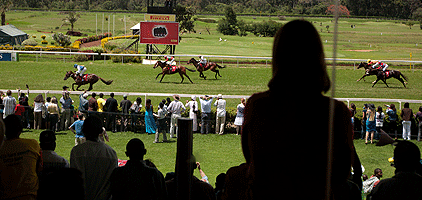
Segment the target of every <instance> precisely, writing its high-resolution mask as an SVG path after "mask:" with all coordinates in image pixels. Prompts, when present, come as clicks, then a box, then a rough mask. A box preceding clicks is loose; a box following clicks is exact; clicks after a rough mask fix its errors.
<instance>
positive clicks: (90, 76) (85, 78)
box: [63, 71, 113, 91]
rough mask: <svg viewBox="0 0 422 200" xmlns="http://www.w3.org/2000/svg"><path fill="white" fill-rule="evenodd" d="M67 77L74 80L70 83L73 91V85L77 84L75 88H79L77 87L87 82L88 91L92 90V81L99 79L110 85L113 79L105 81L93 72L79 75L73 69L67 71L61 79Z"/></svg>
mask: <svg viewBox="0 0 422 200" xmlns="http://www.w3.org/2000/svg"><path fill="white" fill-rule="evenodd" d="M69 77H72V78H73V80H75V82H74V83H73V84H72V90H73V91H75V88H74V86H75V85H78V87H77V88H76V90H79V87H81V85H85V84H89V88H88V91H90V90H92V85H94V83H96V82H97V81H98V80H101V81H102V82H103V83H104V84H106V85H110V84H111V83H112V82H113V80H109V81H106V80H104V79H102V78H101V77H99V76H97V75H95V74H85V75H84V76H82V77H79V76H78V75H76V73H75V72H73V71H68V72H67V73H66V75H65V77H64V79H63V80H67V79H68V78H69ZM79 91H80V90H79Z"/></svg>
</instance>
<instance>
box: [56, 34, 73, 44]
mask: <svg viewBox="0 0 422 200" xmlns="http://www.w3.org/2000/svg"><path fill="white" fill-rule="evenodd" d="M52 38H53V40H54V41H56V42H57V44H59V45H60V46H62V47H66V46H69V45H70V44H71V42H70V36H68V35H64V34H63V33H54V34H53V35H52Z"/></svg>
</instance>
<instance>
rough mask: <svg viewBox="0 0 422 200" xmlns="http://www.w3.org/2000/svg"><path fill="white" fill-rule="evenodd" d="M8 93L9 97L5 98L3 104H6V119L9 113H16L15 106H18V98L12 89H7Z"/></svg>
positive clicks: (4, 115)
mask: <svg viewBox="0 0 422 200" xmlns="http://www.w3.org/2000/svg"><path fill="white" fill-rule="evenodd" d="M6 94H7V97H4V98H3V104H4V114H3V119H6V117H7V116H8V115H13V114H15V107H16V99H15V97H12V91H10V90H7V92H6Z"/></svg>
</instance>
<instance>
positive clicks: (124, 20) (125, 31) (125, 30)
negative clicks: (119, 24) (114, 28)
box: [123, 15, 126, 36]
mask: <svg viewBox="0 0 422 200" xmlns="http://www.w3.org/2000/svg"><path fill="white" fill-rule="evenodd" d="M123 19H124V22H125V36H126V15H125V16H124V18H123Z"/></svg>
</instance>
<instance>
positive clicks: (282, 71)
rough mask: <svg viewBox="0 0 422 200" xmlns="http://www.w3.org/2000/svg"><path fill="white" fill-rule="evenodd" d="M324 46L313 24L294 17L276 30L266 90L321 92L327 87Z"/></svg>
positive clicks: (305, 92) (328, 83) (328, 86)
mask: <svg viewBox="0 0 422 200" xmlns="http://www.w3.org/2000/svg"><path fill="white" fill-rule="evenodd" d="M324 57H325V56H324V49H323V46H322V43H321V39H320V36H319V34H318V32H317V30H316V29H315V27H314V26H313V25H312V24H311V23H310V22H308V21H305V20H294V21H291V22H289V23H287V24H285V25H284V26H283V27H282V28H280V30H278V32H277V34H276V36H275V38H274V45H273V59H272V62H273V70H272V72H273V77H272V79H271V81H270V82H269V83H268V86H269V88H270V90H272V91H274V90H288V91H294V92H295V93H299V94H308V95H309V93H321V92H327V91H328V90H329V89H330V79H329V77H328V74H327V71H326V64H325V60H324Z"/></svg>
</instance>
